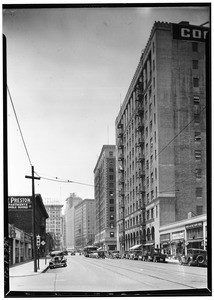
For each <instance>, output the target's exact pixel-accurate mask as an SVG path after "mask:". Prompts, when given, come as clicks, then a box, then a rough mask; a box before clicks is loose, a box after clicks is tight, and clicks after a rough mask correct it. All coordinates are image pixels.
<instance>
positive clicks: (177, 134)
mask: <svg viewBox="0 0 214 300" xmlns="http://www.w3.org/2000/svg"><path fill="white" fill-rule="evenodd" d="M205 108H206V105H205V106H204V108H203V109H202V110H201V112H200V114H201V113H202V111H204V110H205ZM200 114H199V115H200ZM194 120H195V119H194V118H193V119H192V120H191V121H190V122H189V123H188V124H187V125H186V126H184V128H182V129H181V130H180V131H179V132H178V133H177V134H176V135H175V136H174V137H173V139H172V140H171V141H169V142H168V143H167V144H166V146H165V147H163V148H162V149H161V150H160V152H158V154H157V155H156V156H155V159H156V158H157V157H158V156H159V155H160V154H161V153H162V152H163V151H164V150H165V149H166V148H167V147H168V146H169V145H170V144H171V143H172V142H173V141H174V140H175V139H176V138H177V137H178V136H179V135H180V134H181V132H182V131H184V130H185V129H186V128H187V127H188V126H189V125H190V124H191V123H192V122H193V121H194Z"/></svg>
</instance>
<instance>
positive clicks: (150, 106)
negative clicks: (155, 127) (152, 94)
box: [149, 103, 152, 116]
mask: <svg viewBox="0 0 214 300" xmlns="http://www.w3.org/2000/svg"><path fill="white" fill-rule="evenodd" d="M151 113H152V103H150V104H149V115H150V116H151Z"/></svg>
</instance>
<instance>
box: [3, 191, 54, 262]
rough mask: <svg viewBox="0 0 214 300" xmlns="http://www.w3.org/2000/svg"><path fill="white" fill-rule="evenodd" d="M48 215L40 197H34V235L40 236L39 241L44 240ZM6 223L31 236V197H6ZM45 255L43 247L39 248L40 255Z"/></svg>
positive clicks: (38, 195) (37, 195)
mask: <svg viewBox="0 0 214 300" xmlns="http://www.w3.org/2000/svg"><path fill="white" fill-rule="evenodd" d="M48 217H49V216H48V213H47V211H46V208H45V206H44V203H43V200H42V196H41V195H40V194H36V195H35V234H36V235H40V237H41V241H45V238H46V219H48ZM8 223H9V224H11V225H12V226H15V227H16V228H18V229H19V230H22V231H24V232H25V233H28V234H32V233H33V229H32V197H31V196H10V197H8ZM44 253H45V247H42V246H41V247H40V255H41V256H43V255H44Z"/></svg>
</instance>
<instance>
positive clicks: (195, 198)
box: [116, 22, 208, 250]
mask: <svg viewBox="0 0 214 300" xmlns="http://www.w3.org/2000/svg"><path fill="white" fill-rule="evenodd" d="M207 32H208V28H206V27H203V26H192V25H190V24H189V23H188V22H181V23H179V24H172V23H164V22H155V23H154V26H153V28H152V30H151V34H150V37H149V40H148V42H147V44H146V47H145V49H144V50H143V52H142V55H141V58H140V62H139V64H138V67H137V70H136V72H135V74H134V77H133V79H132V82H131V84H130V87H129V89H128V92H127V95H126V97H125V99H124V102H123V104H122V107H121V109H120V112H119V114H118V116H117V118H116V135H117V137H116V140H117V142H116V143H117V190H118V192H117V199H118V203H117V207H118V215H117V220H118V221H117V225H118V235H119V240H118V248H119V249H120V250H127V249H129V247H130V246H133V245H135V244H140V243H143V244H145V245H155V246H156V247H157V246H159V247H160V235H159V227H160V226H162V225H164V224H167V223H172V222H176V221H180V220H184V219H187V218H188V215H189V214H190V213H191V214H192V215H194V216H196V215H201V214H206V109H205V108H206V77H205V75H206V70H205V63H206V39H205V37H206V33H207Z"/></svg>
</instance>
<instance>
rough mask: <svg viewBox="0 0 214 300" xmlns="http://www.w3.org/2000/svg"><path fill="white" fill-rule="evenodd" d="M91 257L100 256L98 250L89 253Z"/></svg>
mask: <svg viewBox="0 0 214 300" xmlns="http://www.w3.org/2000/svg"><path fill="white" fill-rule="evenodd" d="M88 257H90V258H99V254H98V252H92V253H89V256H88Z"/></svg>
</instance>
